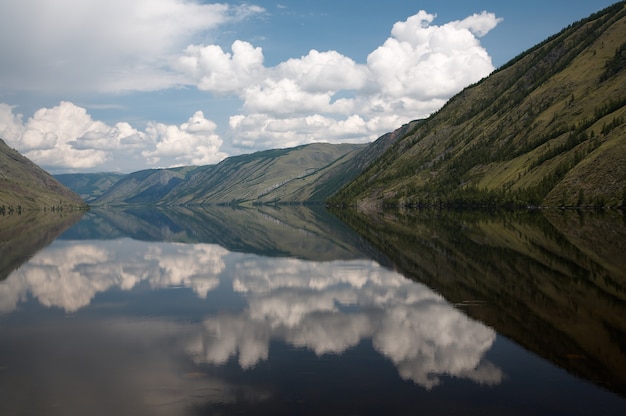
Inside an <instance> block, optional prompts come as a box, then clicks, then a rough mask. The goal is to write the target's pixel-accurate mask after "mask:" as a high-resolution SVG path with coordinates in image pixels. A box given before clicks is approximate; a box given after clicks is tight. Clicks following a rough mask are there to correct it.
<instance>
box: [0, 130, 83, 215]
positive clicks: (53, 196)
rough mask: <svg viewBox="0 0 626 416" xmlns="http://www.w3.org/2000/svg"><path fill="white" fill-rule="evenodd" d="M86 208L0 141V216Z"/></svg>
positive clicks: (64, 188)
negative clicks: (36, 211)
mask: <svg viewBox="0 0 626 416" xmlns="http://www.w3.org/2000/svg"><path fill="white" fill-rule="evenodd" d="M86 208H87V205H86V204H85V203H84V202H83V200H82V199H81V198H80V197H79V196H78V195H76V194H75V193H74V192H72V191H70V190H69V189H67V188H66V187H65V186H63V185H61V184H60V183H59V182H58V181H57V180H56V179H54V178H53V177H52V176H50V174H48V173H47V172H46V171H44V170H43V169H41V168H40V167H38V166H37V165H35V164H34V163H33V162H31V161H30V160H28V159H27V158H25V157H24V156H22V155H20V154H19V153H18V152H17V151H15V150H13V149H11V148H10V147H8V146H7V145H6V143H5V142H4V141H3V140H1V139H0V215H7V214H20V213H22V212H25V211H32V210H41V211H54V212H61V211H72V210H82V209H86Z"/></svg>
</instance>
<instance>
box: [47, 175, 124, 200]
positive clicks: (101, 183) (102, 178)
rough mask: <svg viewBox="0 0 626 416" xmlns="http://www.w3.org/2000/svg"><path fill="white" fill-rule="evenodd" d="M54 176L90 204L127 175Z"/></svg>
mask: <svg viewBox="0 0 626 416" xmlns="http://www.w3.org/2000/svg"><path fill="white" fill-rule="evenodd" d="M53 176H54V178H55V179H56V180H58V181H59V182H61V183H62V184H63V185H65V186H67V187H68V188H70V189H71V190H72V191H74V192H76V193H77V194H78V195H80V197H81V198H82V199H83V200H84V201H85V202H87V203H89V202H91V201H93V200H94V199H96V198H98V197H99V196H100V195H102V194H103V193H104V192H106V191H107V190H108V189H109V188H110V187H111V186H113V185H114V184H115V183H116V182H117V181H119V180H120V179H122V178H123V177H124V176H126V175H124V174H122V173H64V174H60V175H53Z"/></svg>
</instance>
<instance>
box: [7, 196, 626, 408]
mask: <svg viewBox="0 0 626 416" xmlns="http://www.w3.org/2000/svg"><path fill="white" fill-rule="evenodd" d="M337 215H338V216H339V217H341V218H342V221H340V220H339V219H338V218H337V217H335V216H333V215H331V214H329V213H327V212H326V211H324V210H322V209H318V210H309V209H305V208H280V209H274V208H259V209H231V208H215V209H210V210H200V211H192V210H179V211H173V210H172V211H157V210H148V209H129V210H125V211H114V210H107V211H101V212H100V211H95V210H94V211H91V212H89V213H87V214H85V215H84V216H83V217H82V219H80V221H78V222H76V223H75V224H74V225H72V226H70V223H71V222H72V221H70V220H69V219H66V223H64V225H63V226H57V227H56V228H55V227H53V226H41V227H39V228H38V227H37V226H35V225H32V224H33V222H34V221H32V220H29V221H28V222H27V224H29V225H24V226H23V228H20V227H18V226H16V225H15V220H14V219H12V220H10V221H8V222H9V223H11V225H10V226H6V224H5V226H6V227H9V228H10V231H9V232H5V234H4V235H3V241H2V243H1V244H0V249H2V250H3V251H2V256H3V257H4V259H3V260H2V263H0V265H1V266H2V267H3V268H4V270H2V273H1V274H0V279H2V280H1V281H0V414H1V415H43V414H45V415H111V414H116V415H155V414H156V415H160V414H162V415H205V414H207V415H208V414H223V415H229V414H267V415H276V414H288V415H300V414H304V415H318V414H325V415H361V414H363V415H379V414H385V415H387V414H426V415H429V414H437V415H450V414H462V415H468V414H469V415H491V414H493V415H502V414H507V415H559V414H561V415H623V414H626V293H625V292H626V287H625V285H626V277H625V275H626V272H625V270H626V269H625V266H626V259H625V258H624V257H625V256H624V253H625V252H626V251H624V250H625V248H626V225H625V223H624V219H623V216H622V214H621V213H619V212H616V213H609V214H605V215H599V214H594V213H590V214H582V213H572V212H551V213H548V214H545V213H541V212H536V213H523V214H497V215H496V214H491V215H484V214H454V213H440V212H433V211H428V212H412V213H406V212H405V213H393V214H389V213H386V214H384V215H383V214H376V215H373V216H365V215H361V214H349V213H345V212H344V213H339V214H337ZM5 222H6V220H5ZM346 224H350V226H348V225H346ZM0 225H1V224H0ZM42 230H50V231H48V232H47V234H46V233H45V232H44V231H42ZM59 233H60V236H59V237H58V238H56V239H55V238H54V237H55V236H56V234H59ZM44 234H45V235H46V238H42V237H41V236H42V235H44ZM1 235H2V234H0V236H1ZM29 244H30V245H31V246H28V245H29ZM16 245H19V247H18V248H16V247H15V246H16ZM26 246H28V247H26ZM21 247H23V249H22V248H21Z"/></svg>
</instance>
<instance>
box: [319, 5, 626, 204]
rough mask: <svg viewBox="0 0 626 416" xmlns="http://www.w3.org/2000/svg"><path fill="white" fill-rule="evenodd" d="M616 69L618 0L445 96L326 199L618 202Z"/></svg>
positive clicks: (622, 99)
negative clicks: (443, 101)
mask: <svg viewBox="0 0 626 416" xmlns="http://www.w3.org/2000/svg"><path fill="white" fill-rule="evenodd" d="M625 67H626V2H620V3H617V4H615V5H613V6H611V7H609V8H607V9H605V10H602V11H600V12H598V13H596V14H594V15H592V16H590V17H589V18H587V19H584V20H581V21H579V22H576V23H574V24H572V25H570V26H569V27H567V28H565V29H564V30H562V31H561V32H560V33H558V34H556V35H554V36H552V37H550V38H549V39H547V40H545V41H544V42H542V43H541V44H539V45H537V46H535V47H533V48H532V49H530V50H528V51H527V52H525V53H523V54H521V55H520V56H518V57H517V58H515V59H513V60H512V61H511V62H509V63H507V64H506V65H504V66H503V67H501V68H500V69H498V70H497V71H495V72H494V73H492V74H491V75H490V76H489V77H487V78H485V79H483V80H482V81H480V82H478V83H476V84H474V85H472V86H469V87H468V88H466V89H465V90H463V91H462V92H460V93H459V94H457V95H456V96H454V97H453V98H452V99H450V100H449V101H448V103H447V104H446V105H445V106H444V107H443V108H441V109H440V110H439V111H438V112H436V113H435V114H432V115H431V116H430V117H429V118H428V119H426V120H424V121H423V122H421V123H419V124H417V125H416V126H415V128H414V129H410V130H408V131H405V132H404V133H401V134H402V137H400V138H399V139H398V140H397V141H396V142H395V143H394V144H393V145H392V146H391V147H390V148H389V149H388V151H386V152H385V154H384V155H383V156H382V157H381V158H379V159H377V160H376V161H375V162H374V163H372V164H370V165H369V166H368V167H367V169H366V170H365V171H364V172H363V173H362V174H361V175H359V176H358V177H357V178H356V179H355V180H354V181H352V182H351V183H350V184H349V185H348V186H346V187H345V188H343V189H342V190H341V191H340V192H338V193H337V194H336V195H334V196H333V197H332V198H331V200H330V202H333V203H336V204H350V205H359V206H361V207H366V206H370V207H380V206H383V205H395V206H421V205H438V206H440V205H447V206H495V205H499V206H502V205H510V206H529V205H530V206H538V205H542V206H624V205H625V204H626V140H624V137H625V135H626V124H625V123H624V120H625V119H626V108H625V104H626V70H624V68H625ZM399 133H400V132H399Z"/></svg>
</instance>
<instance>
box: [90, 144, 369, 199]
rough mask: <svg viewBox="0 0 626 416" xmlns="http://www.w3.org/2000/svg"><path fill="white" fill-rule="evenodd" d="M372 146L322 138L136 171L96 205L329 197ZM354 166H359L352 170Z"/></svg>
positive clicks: (119, 182)
mask: <svg viewBox="0 0 626 416" xmlns="http://www.w3.org/2000/svg"><path fill="white" fill-rule="evenodd" d="M365 148H366V145H362V144H360V145H358V144H328V143H316V144H310V145H303V146H298V147H294V148H289V149H275V150H267V151H262V152H256V153H253V154H249V155H241V156H234V157H229V158H227V159H225V160H223V161H222V162H220V163H218V164H217V165H208V166H187V167H181V168H171V169H152V170H144V171H139V172H134V173H131V174H129V175H126V176H124V177H123V178H121V179H120V180H119V181H117V182H116V183H115V184H113V185H112V186H111V187H110V188H109V189H108V190H107V191H106V192H104V193H103V194H102V195H101V196H99V197H97V198H95V199H94V200H93V201H92V204H93V205H127V204H134V205H210V204H234V203H236V204H244V205H245V204H248V205H250V204H263V203H276V202H279V203H301V202H323V201H324V200H325V199H326V198H327V197H328V196H330V195H331V194H332V193H333V192H335V191H336V190H337V189H339V187H340V186H342V185H343V184H345V183H346V182H347V181H348V180H350V179H351V178H353V177H354V176H356V173H358V172H355V173H354V174H353V175H352V176H350V175H349V174H346V170H347V169H352V168H354V167H353V165H351V164H348V162H349V161H350V160H351V159H352V158H353V157H355V155H357V154H359V153H361V152H362V151H363V150H364V149H365ZM352 171H353V169H352Z"/></svg>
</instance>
